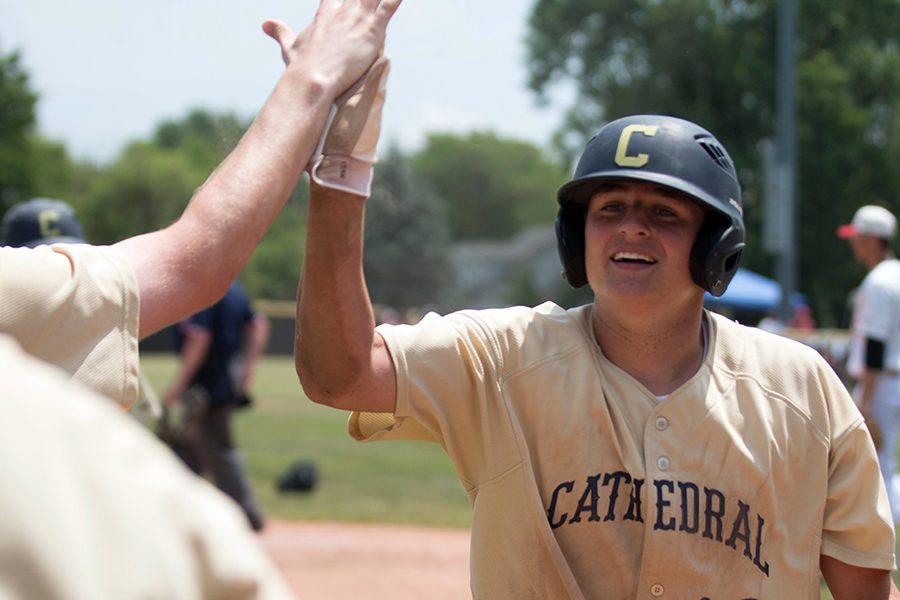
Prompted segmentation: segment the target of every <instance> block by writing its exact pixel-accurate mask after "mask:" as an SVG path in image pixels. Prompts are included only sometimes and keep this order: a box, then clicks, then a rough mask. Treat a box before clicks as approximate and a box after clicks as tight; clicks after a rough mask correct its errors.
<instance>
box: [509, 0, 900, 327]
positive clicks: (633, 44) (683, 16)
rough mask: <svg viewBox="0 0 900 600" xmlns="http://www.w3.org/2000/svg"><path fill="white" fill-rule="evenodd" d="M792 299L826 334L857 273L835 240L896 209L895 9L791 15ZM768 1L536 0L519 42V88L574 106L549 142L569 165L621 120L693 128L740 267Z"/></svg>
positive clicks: (851, 5) (768, 264)
mask: <svg viewBox="0 0 900 600" xmlns="http://www.w3.org/2000/svg"><path fill="white" fill-rule="evenodd" d="M798 7H799V14H798V43H797V46H796V49H797V67H796V72H797V84H796V90H797V102H798V110H797V117H798V120H799V121H798V149H799V151H798V156H799V164H798V176H797V188H798V201H799V223H800V224H801V225H800V240H799V241H800V243H799V251H800V260H799V266H800V289H801V291H804V292H806V293H807V295H808V296H810V298H811V301H812V303H813V308H814V309H815V311H816V315H817V317H818V318H819V321H820V322H821V323H824V324H826V325H828V324H834V323H835V322H836V321H837V320H838V319H839V316H840V315H841V314H842V313H843V311H844V302H845V298H846V294H847V291H848V290H849V289H850V287H852V286H853V285H855V284H856V283H857V282H858V277H859V270H858V269H857V268H856V267H855V266H853V264H852V258H851V255H850V253H849V251H847V249H846V247H845V246H844V245H843V244H840V243H838V242H837V241H836V240H835V237H834V231H835V227H836V226H837V225H838V224H840V223H843V222H846V221H847V220H848V219H849V218H850V216H851V215H852V213H853V211H854V209H855V208H856V207H858V206H859V205H861V204H865V203H869V202H881V203H884V204H886V205H888V206H889V207H891V208H894V209H896V208H898V204H897V202H898V201H897V198H898V196H900V181H898V178H900V174H898V173H897V172H896V169H895V168H893V167H894V165H896V164H897V163H898V159H900V155H898V151H900V147H898V146H900V139H898V135H897V134H898V133H900V131H898V129H900V121H898V117H897V115H898V114H900V96H898V93H900V46H898V42H897V37H896V31H895V30H896V27H895V25H894V24H895V23H897V22H898V18H900V2H897V1H896V0H872V1H870V2H857V1H856V0H829V1H828V2H799V3H798ZM775 33H776V0H746V1H744V2H721V1H720V0H634V1H632V2H616V1H613V0H538V1H537V2H536V3H535V5H534V8H533V10H532V13H531V16H530V19H529V33H528V38H527V45H528V52H529V58H530V62H529V70H530V85H531V87H532V89H533V90H534V91H535V92H536V93H537V94H538V96H539V97H541V98H545V99H546V98H547V97H548V96H549V94H550V92H551V91H552V89H553V88H554V86H555V85H557V84H558V83H560V82H565V83H568V84H571V85H573V86H574V90H575V97H574V100H573V102H572V104H571V106H569V107H568V108H567V110H566V113H565V119H564V122H563V124H562V126H561V128H560V130H559V132H558V134H557V136H556V144H557V147H558V149H560V150H561V152H562V154H563V155H564V156H566V157H569V158H571V157H573V156H574V155H575V153H576V152H577V151H578V150H580V148H581V147H583V145H584V143H585V142H586V140H587V138H588V137H589V135H590V134H591V133H592V132H593V131H594V130H596V129H597V128H598V127H599V126H600V125H602V124H603V123H604V122H607V121H609V120H611V119H613V118H616V117H619V116H622V115H625V114H633V113H641V112H650V113H664V114H673V115H677V116H681V117H685V118H688V119H691V120H694V121H697V122H699V123H702V124H703V125H704V126H706V127H707V128H708V129H710V130H711V131H713V132H714V133H715V134H716V135H717V137H719V138H720V139H721V140H722V142H723V143H724V144H725V145H726V146H727V147H728V148H729V151H730V152H731V154H732V157H733V158H734V159H735V163H736V164H737V166H738V174H739V177H740V179H741V182H742V184H743V186H744V196H745V198H744V199H745V208H746V215H747V223H748V227H749V236H748V237H749V240H748V241H749V249H748V251H747V252H746V253H745V261H744V264H745V265H747V266H749V267H751V268H753V269H756V270H759V271H761V272H764V273H769V274H771V272H772V265H773V261H772V257H770V256H768V255H766V253H765V252H764V251H763V249H762V244H761V242H760V239H761V235H760V234H761V223H762V214H761V212H762V202H761V201H760V199H761V193H762V189H763V180H762V173H761V156H760V151H759V150H760V142H761V141H763V140H764V139H766V138H769V137H771V136H772V135H773V134H774V127H775V122H774V121H775V110H774V103H775V74H774V71H775V54H774V51H775V44H774V42H773V40H774V39H775Z"/></svg>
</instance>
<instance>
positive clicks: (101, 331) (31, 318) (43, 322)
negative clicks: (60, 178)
mask: <svg viewBox="0 0 900 600" xmlns="http://www.w3.org/2000/svg"><path fill="white" fill-rule="evenodd" d="M0 294H2V297H3V302H2V303H0V333H5V334H8V335H10V336H12V337H13V338H15V339H16V340H17V341H18V343H19V344H21V346H22V347H23V348H24V349H25V351H26V352H28V353H29V354H31V355H33V356H35V357H37V358H39V359H41V360H43V361H45V362H48V363H50V364H53V365H56V366H57V367H60V368H62V369H63V370H64V371H65V372H67V373H68V374H69V375H70V376H71V377H72V378H73V379H75V380H77V381H79V382H81V383H83V384H85V385H87V386H88V387H90V388H92V389H94V390H96V391H98V392H100V393H101V394H103V395H105V396H107V397H109V398H111V399H113V400H114V401H116V402H117V403H119V404H120V405H122V406H123V407H125V408H127V407H130V406H131V405H132V404H133V403H134V401H135V399H136V398H137V390H138V380H139V375H138V373H139V361H138V320H139V316H140V310H139V308H140V306H139V302H140V295H139V290H138V284H137V279H136V277H135V275H134V272H133V270H132V269H131V266H130V265H129V264H128V262H127V261H126V260H125V259H124V257H122V256H121V255H120V254H119V253H118V251H116V250H115V249H113V248H110V247H108V246H90V245H87V244H58V245H54V246H40V247H38V248H35V249H29V248H0Z"/></svg>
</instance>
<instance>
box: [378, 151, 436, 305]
mask: <svg viewBox="0 0 900 600" xmlns="http://www.w3.org/2000/svg"><path fill="white" fill-rule="evenodd" d="M449 239H450V235H449V227H448V223H447V219H446V217H445V215H444V209H443V205H442V203H441V202H440V199H439V198H438V196H437V195H436V194H435V192H434V191H433V189H432V188H430V187H429V186H428V184H427V183H426V182H424V181H423V180H422V179H421V178H419V177H418V176H416V174H415V173H414V172H413V171H412V170H411V169H410V167H409V165H408V164H407V159H406V158H405V157H404V156H403V155H402V154H401V153H400V152H399V151H398V150H397V149H390V150H389V151H388V152H387V153H386V155H385V156H384V157H382V158H381V161H380V162H379V163H378V167H377V169H376V176H375V181H374V182H373V185H372V196H371V198H370V199H369V200H368V202H367V204H366V217H365V254H364V257H363V267H364V269H365V273H366V281H367V283H368V287H369V293H370V295H371V297H372V302H374V303H375V304H382V305H386V306H391V307H393V308H395V309H398V310H406V309H408V308H417V307H422V306H424V305H427V304H438V305H439V304H440V301H441V292H442V290H443V287H444V286H445V285H448V284H449V283H450V282H449V278H450V277H451V275H452V273H451V267H450V261H449V259H448V255H449Z"/></svg>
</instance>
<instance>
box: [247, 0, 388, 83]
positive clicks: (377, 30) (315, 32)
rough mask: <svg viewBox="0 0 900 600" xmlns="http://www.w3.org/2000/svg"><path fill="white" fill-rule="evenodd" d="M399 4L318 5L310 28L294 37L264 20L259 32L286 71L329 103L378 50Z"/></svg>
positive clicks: (340, 1)
mask: <svg viewBox="0 0 900 600" xmlns="http://www.w3.org/2000/svg"><path fill="white" fill-rule="evenodd" d="M400 2H401V0H322V1H321V3H320V4H319V9H318V10H317V11H316V16H315V17H314V18H313V21H312V23H310V25H309V26H308V27H307V28H306V29H304V30H303V31H302V32H301V33H300V34H299V35H297V36H296V37H295V36H294V32H293V30H292V29H291V27H290V26H288V25H287V24H285V23H283V22H281V21H278V20H274V19H270V20H268V21H266V22H265V23H263V31H265V32H266V34H267V35H268V36H269V37H271V38H272V39H274V40H275V41H276V42H278V45H279V46H280V47H281V56H282V58H283V59H284V62H285V64H286V65H288V67H289V68H291V69H293V68H298V69H299V71H298V72H302V73H305V74H306V76H308V77H311V78H312V79H313V80H315V81H318V82H319V83H321V84H323V85H324V86H325V89H326V91H327V92H329V93H331V94H332V96H331V97H332V98H335V97H337V96H338V95H340V94H342V93H344V92H345V91H346V90H347V89H348V88H349V87H350V86H351V85H353V83H354V82H355V81H356V80H358V79H359V78H360V77H361V76H362V75H363V73H365V72H366V70H367V69H368V68H369V67H370V66H371V65H372V63H373V62H374V61H375V59H376V58H377V57H378V55H380V54H381V52H382V49H383V48H384V35H385V28H386V27H387V24H388V22H389V21H390V19H391V17H392V16H393V14H394V12H395V11H396V10H397V7H399V6H400Z"/></svg>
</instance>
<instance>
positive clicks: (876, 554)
mask: <svg viewBox="0 0 900 600" xmlns="http://www.w3.org/2000/svg"><path fill="white" fill-rule="evenodd" d="M825 376H826V380H827V381H828V385H827V386H826V390H825V391H826V393H827V394H829V395H831V396H832V402H831V419H832V432H833V438H832V442H831V449H830V451H829V460H828V486H827V496H826V500H825V512H824V516H823V526H822V554H825V555H827V556H831V557H833V558H836V559H838V560H840V561H843V562H845V563H847V564H851V565H855V566H859V567H865V568H872V569H884V570H892V569H894V568H895V567H896V563H895V560H894V528H893V521H892V518H891V511H890V506H889V504H888V498H887V492H886V490H885V488H884V481H883V478H882V476H881V471H880V469H879V466H878V457H877V455H876V453H875V446H874V444H873V443H872V438H871V436H869V433H868V430H867V429H866V427H865V423H864V421H863V419H862V416H861V415H860V414H859V411H858V410H857V409H856V407H855V405H854V404H853V402H852V400H851V399H850V397H849V396H848V395H847V393H846V390H845V389H844V388H843V385H842V384H841V382H840V380H838V379H837V376H836V375H834V374H833V373H832V372H830V371H829V372H826V373H825ZM873 498H874V499H875V501H874V502H873Z"/></svg>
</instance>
